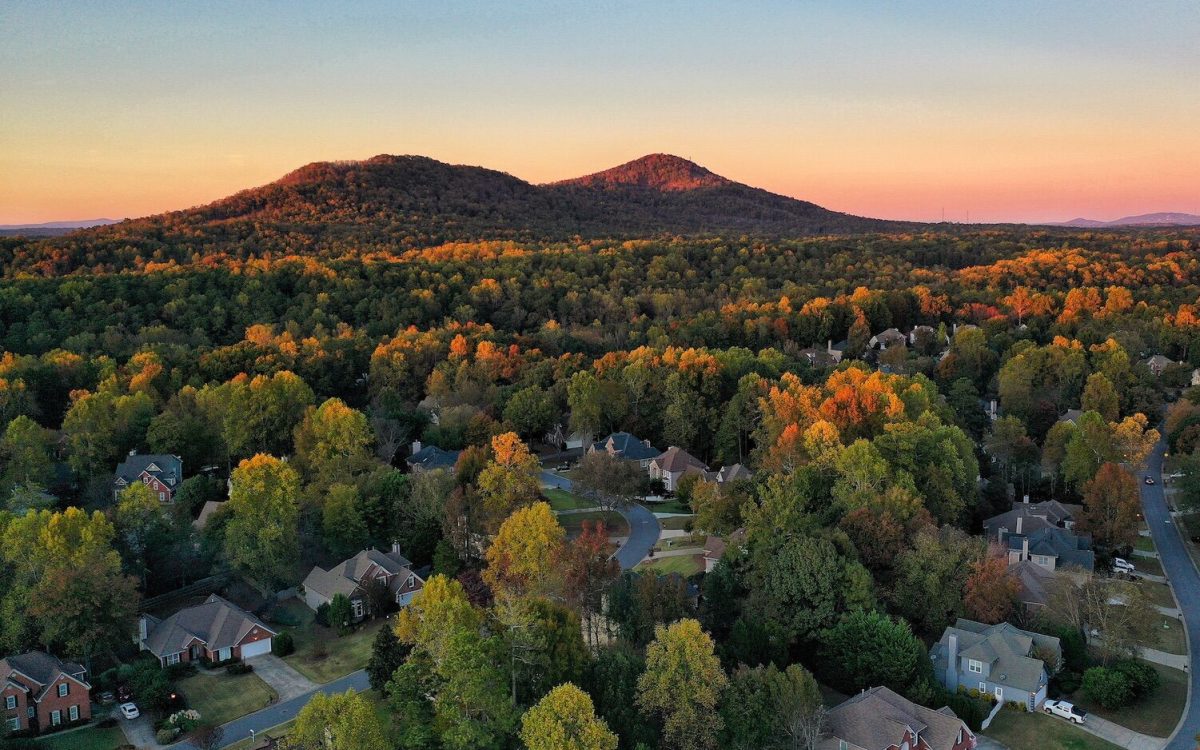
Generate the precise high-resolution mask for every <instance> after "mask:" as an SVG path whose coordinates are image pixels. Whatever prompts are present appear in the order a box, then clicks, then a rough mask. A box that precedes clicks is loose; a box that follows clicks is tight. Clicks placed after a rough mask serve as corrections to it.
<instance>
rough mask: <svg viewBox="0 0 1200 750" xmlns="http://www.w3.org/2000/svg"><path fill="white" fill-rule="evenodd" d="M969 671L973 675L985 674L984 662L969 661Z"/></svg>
mask: <svg viewBox="0 0 1200 750" xmlns="http://www.w3.org/2000/svg"><path fill="white" fill-rule="evenodd" d="M967 671H968V672H970V673H971V674H983V662H981V661H976V660H975V659H967Z"/></svg>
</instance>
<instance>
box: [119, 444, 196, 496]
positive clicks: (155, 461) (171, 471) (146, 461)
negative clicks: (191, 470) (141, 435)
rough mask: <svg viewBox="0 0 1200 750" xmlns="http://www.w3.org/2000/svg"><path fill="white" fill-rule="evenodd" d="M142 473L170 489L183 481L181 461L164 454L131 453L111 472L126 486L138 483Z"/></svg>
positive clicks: (177, 457)
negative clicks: (123, 481) (147, 474)
mask: <svg viewBox="0 0 1200 750" xmlns="http://www.w3.org/2000/svg"><path fill="white" fill-rule="evenodd" d="M142 472H148V473H149V474H150V475H151V476H153V477H156V478H157V479H158V480H159V481H161V482H162V483H163V484H165V485H167V486H168V487H170V488H171V489H175V487H176V486H177V485H178V484H179V483H180V482H182V481H183V459H181V458H180V457H179V456H171V455H167V454H165V453H131V454H129V455H128V456H126V457H125V460H124V461H122V462H121V463H119V464H117V469H116V471H115V472H113V473H114V474H115V475H116V479H123V480H125V482H126V483H127V484H131V483H133V482H136V481H138V477H140V476H141V475H142Z"/></svg>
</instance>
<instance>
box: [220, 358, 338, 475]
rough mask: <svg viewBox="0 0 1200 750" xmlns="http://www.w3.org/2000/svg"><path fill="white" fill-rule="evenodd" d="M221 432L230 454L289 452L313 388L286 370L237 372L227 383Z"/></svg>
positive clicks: (311, 401)
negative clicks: (251, 376)
mask: <svg viewBox="0 0 1200 750" xmlns="http://www.w3.org/2000/svg"><path fill="white" fill-rule="evenodd" d="M224 390H225V400H226V409H225V419H224V426H223V430H222V436H223V437H224V439H225V444H226V445H227V446H228V447H229V452H230V455H232V456H234V457H237V456H250V455H253V454H256V453H265V454H273V455H277V456H282V455H286V454H288V453H290V452H291V448H292V433H293V431H294V430H295V428H296V425H298V424H299V423H300V421H301V420H302V419H303V418H304V413H305V411H306V410H307V409H308V407H309V406H311V405H312V403H313V401H314V399H315V397H314V396H313V391H312V388H310V387H309V386H308V384H307V383H305V382H304V380H302V379H301V378H300V377H299V376H297V375H296V374H294V373H292V372H289V371H287V370H284V371H281V372H277V373H275V374H274V375H271V376H267V375H257V376H255V377H254V378H250V377H248V376H246V375H245V374H241V375H238V376H237V377H235V378H234V379H233V380H231V381H230V382H229V383H227V384H226V385H225V387H224Z"/></svg>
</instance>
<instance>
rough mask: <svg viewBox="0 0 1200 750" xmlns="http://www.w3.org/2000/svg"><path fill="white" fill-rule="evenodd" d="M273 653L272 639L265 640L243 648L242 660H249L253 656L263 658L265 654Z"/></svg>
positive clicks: (248, 644)
mask: <svg viewBox="0 0 1200 750" xmlns="http://www.w3.org/2000/svg"><path fill="white" fill-rule="evenodd" d="M269 653H271V639H270V638H265V639H263V640H261V641H255V642H254V643H247V644H246V645H245V646H242V658H243V659H249V658H250V657H251V656H262V655H263V654H269Z"/></svg>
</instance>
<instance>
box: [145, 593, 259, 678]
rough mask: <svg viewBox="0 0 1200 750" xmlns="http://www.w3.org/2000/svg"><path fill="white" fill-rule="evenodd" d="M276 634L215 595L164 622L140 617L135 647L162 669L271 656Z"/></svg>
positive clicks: (243, 611)
mask: <svg viewBox="0 0 1200 750" xmlns="http://www.w3.org/2000/svg"><path fill="white" fill-rule="evenodd" d="M276 635H278V633H276V632H275V631H274V630H272V629H271V628H269V627H267V626H266V625H265V624H264V623H263V621H262V620H260V619H258V618H257V617H255V616H254V615H252V614H250V613H249V612H246V611H245V610H243V609H241V608H240V607H237V606H234V605H233V604H230V603H229V602H227V601H225V600H224V599H222V598H221V597H219V596H217V595H216V594H212V595H211V596H209V597H208V599H207V600H205V602H204V603H203V604H198V605H196V606H194V607H188V608H187V609H181V610H179V611H178V612H176V613H175V614H173V615H171V616H170V617H168V618H166V619H165V620H159V619H158V618H156V617H152V616H150V615H142V616H141V619H139V620H138V645H139V646H140V647H141V649H142V650H143V651H149V652H150V653H152V654H154V655H155V656H157V657H158V662H159V664H161V665H162V666H164V667H169V666H171V665H172V664H179V663H180V662H189V661H198V660H204V661H209V662H214V663H220V662H227V661H232V660H239V659H249V658H250V657H252V656H261V655H263V654H269V653H271V639H272V638H273V637H274V636H276Z"/></svg>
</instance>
